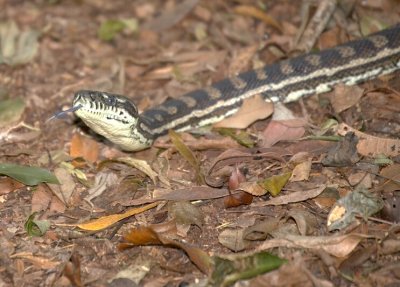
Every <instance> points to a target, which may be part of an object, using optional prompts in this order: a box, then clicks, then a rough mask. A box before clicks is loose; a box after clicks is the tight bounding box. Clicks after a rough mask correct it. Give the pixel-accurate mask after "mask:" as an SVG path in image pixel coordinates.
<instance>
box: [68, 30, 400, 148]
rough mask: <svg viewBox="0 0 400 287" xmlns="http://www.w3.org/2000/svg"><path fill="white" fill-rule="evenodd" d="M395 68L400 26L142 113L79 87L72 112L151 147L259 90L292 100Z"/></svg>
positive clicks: (121, 140) (130, 144) (117, 138)
mask: <svg viewBox="0 0 400 287" xmlns="http://www.w3.org/2000/svg"><path fill="white" fill-rule="evenodd" d="M397 69H400V24H397V25H395V26H393V27H391V28H388V29H385V30H382V31H380V32H378V33H375V34H372V35H370V36H368V37H366V38H362V39H359V40H355V41H351V42H347V43H345V44H343V45H340V46H336V47H334V48H331V49H326V50H322V51H319V52H314V53H308V54H305V55H302V56H299V57H295V58H291V59H288V60H284V61H281V62H277V63H275V64H272V65H267V66H265V67H263V68H260V69H257V70H251V71H248V72H244V73H241V74H238V75H237V76H234V77H230V78H226V79H224V80H222V81H220V82H217V83H215V84H213V85H211V86H208V87H205V88H203V89H199V90H195V91H192V92H189V93H187V94H184V95H183V96H181V97H179V98H177V99H168V100H166V101H165V102H163V103H162V104H161V105H158V106H154V107H152V108H150V109H148V110H145V111H144V112H142V113H141V114H139V113H138V110H137V108H136V106H135V105H134V103H132V101H131V100H130V99H128V98H126V97H124V96H122V95H115V94H112V93H107V92H99V91H90V90H83V91H78V92H77V93H76V94H75V97H74V101H73V107H79V108H77V110H76V111H75V114H76V115H77V116H78V117H80V118H81V119H82V120H83V122H85V123H86V125H88V126H89V127H90V128H91V129H93V130H94V131H95V132H97V133H99V134H101V135H102V136H104V137H105V138H107V139H108V140H110V141H111V142H114V143H115V144H117V145H118V146H120V147H121V148H122V149H124V150H128V151H137V150H141V149H145V148H148V147H150V146H151V144H152V143H153V141H154V139H155V138H157V137H158V136H160V135H163V134H165V133H167V132H168V130H169V129H174V130H177V131H185V130H189V129H193V128H196V127H200V126H204V125H208V124H212V123H215V122H218V121H220V120H222V119H224V118H226V117H228V116H230V115H232V114H234V113H235V112H236V111H237V110H238V109H239V107H240V106H241V104H242V102H243V100H245V99H247V98H250V97H252V96H254V95H257V94H260V95H261V96H262V97H263V99H264V100H266V101H272V102H278V101H280V102H283V103H288V102H293V101H296V100H297V99H299V98H301V97H305V96H308V95H313V94H318V93H324V92H328V91H330V90H332V88H333V87H334V86H335V85H337V84H345V85H354V84H357V83H360V82H362V81H365V80H368V79H372V78H376V77H378V76H381V75H384V74H388V73H392V72H393V71H395V70H397Z"/></svg>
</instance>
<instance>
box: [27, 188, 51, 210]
mask: <svg viewBox="0 0 400 287" xmlns="http://www.w3.org/2000/svg"><path fill="white" fill-rule="evenodd" d="M51 197H52V196H51V195H50V194H49V193H48V192H46V189H45V187H44V186H43V185H41V184H40V185H38V187H37V188H36V190H35V192H34V193H33V195H32V207H31V210H32V212H31V213H34V212H38V211H43V210H46V209H47V208H48V207H49V205H50V202H51Z"/></svg>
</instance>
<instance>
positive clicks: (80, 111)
mask: <svg viewBox="0 0 400 287" xmlns="http://www.w3.org/2000/svg"><path fill="white" fill-rule="evenodd" d="M78 106H80V107H79V108H77V109H76V110H75V115H76V116H78V117H79V118H80V119H82V121H83V122H84V123H85V124H86V125H87V126H88V127H90V128H91V129H92V130H94V131H95V132H96V133H98V134H100V135H102V136H104V137H105V138H107V139H108V140H110V141H111V142H113V143H115V144H117V145H118V146H120V147H121V148H122V149H124V150H140V149H144V148H147V147H149V146H150V145H151V143H152V141H150V142H149V141H148V140H146V139H144V140H143V139H142V138H140V137H139V138H137V137H134V136H133V135H134V134H135V133H134V131H135V130H136V129H137V126H138V122H139V114H138V111H137V108H136V107H135V106H134V104H133V103H132V102H131V101H130V100H129V99H127V98H125V97H123V96H120V95H115V94H110V93H105V92H96V91H87V90H82V91H78V92H77V93H75V96H74V100H73V107H78Z"/></svg>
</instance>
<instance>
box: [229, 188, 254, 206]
mask: <svg viewBox="0 0 400 287" xmlns="http://www.w3.org/2000/svg"><path fill="white" fill-rule="evenodd" d="M252 202H253V196H252V195H251V194H249V193H247V192H243V191H240V192H238V193H236V194H229V195H228V196H227V197H225V198H224V206H225V208H230V207H237V206H241V205H249V204H251V203H252Z"/></svg>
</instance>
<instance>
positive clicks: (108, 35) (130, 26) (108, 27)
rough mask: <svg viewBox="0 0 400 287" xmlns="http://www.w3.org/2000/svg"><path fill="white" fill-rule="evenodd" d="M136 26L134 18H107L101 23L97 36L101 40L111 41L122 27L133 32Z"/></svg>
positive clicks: (136, 28)
mask: <svg viewBox="0 0 400 287" xmlns="http://www.w3.org/2000/svg"><path fill="white" fill-rule="evenodd" d="M138 27H139V26H138V21H137V20H136V19H135V18H130V19H121V20H107V21H105V22H103V23H102V24H101V26H100V28H99V31H98V36H99V38H100V39H101V40H103V41H111V40H112V39H114V37H115V36H116V35H117V34H118V33H120V32H122V31H123V30H124V29H126V30H127V31H129V32H135V31H137V30H138Z"/></svg>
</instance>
